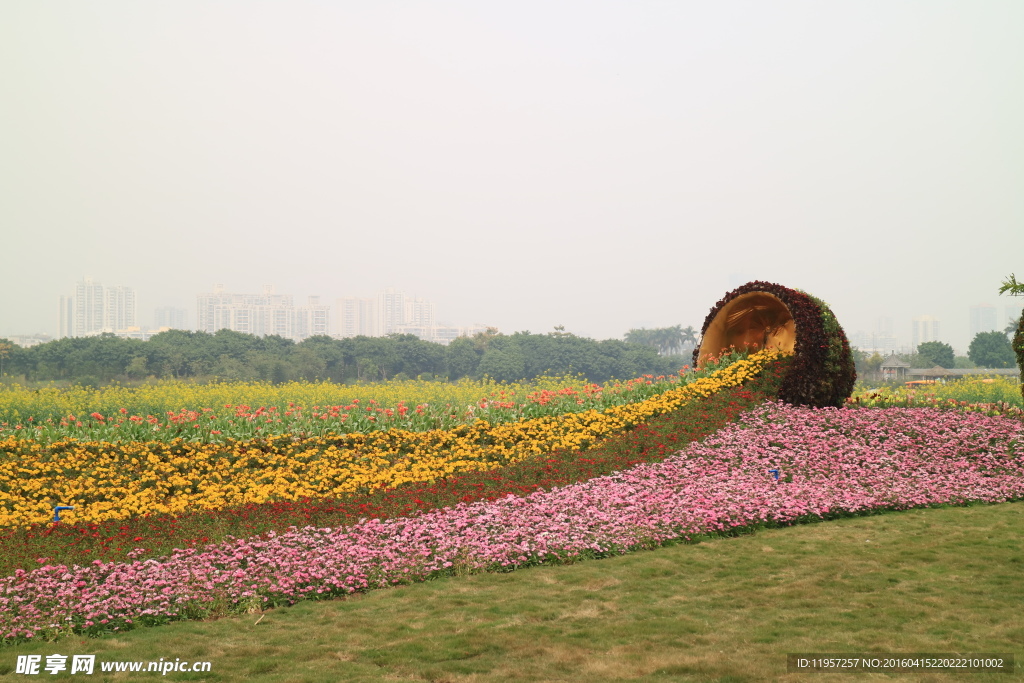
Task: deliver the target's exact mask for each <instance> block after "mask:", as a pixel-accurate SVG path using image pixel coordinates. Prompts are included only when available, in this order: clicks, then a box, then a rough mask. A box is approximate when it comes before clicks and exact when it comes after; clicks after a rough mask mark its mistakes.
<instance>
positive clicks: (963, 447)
mask: <svg viewBox="0 0 1024 683" xmlns="http://www.w3.org/2000/svg"><path fill="white" fill-rule="evenodd" d="M775 475H778V477H777V478H776V476H775ZM1022 496H1024V424H1022V423H1021V422H1020V421H1019V420H1015V419H1010V418H1005V417H990V416H984V415H979V414H964V413H960V412H955V411H937V410H932V409H903V408H894V409H887V410H836V409H824V410H813V409H808V408H795V407H788V406H784V405H781V404H774V403H768V404H765V405H764V406H762V407H761V408H759V409H757V410H756V411H754V412H753V413H750V414H748V416H747V417H745V418H742V419H741V420H740V421H738V422H737V423H735V424H733V425H731V426H729V427H727V428H725V429H723V430H722V431H720V432H719V433H718V434H717V435H715V436H713V437H711V438H709V439H706V440H705V441H704V442H701V443H693V444H691V445H690V446H689V447H687V448H686V449H684V450H683V451H681V452H680V453H678V454H675V455H672V456H670V457H668V458H666V459H665V460H663V461H662V462H660V463H653V464H638V465H636V466H634V467H632V468H629V469H626V470H622V471H620V472H618V473H613V474H610V475H606V476H602V477H597V478H594V479H592V480H590V481H586V482H580V483H576V484H571V485H568V486H565V487H561V488H555V489H552V490H550V491H537V492H535V493H532V494H530V495H528V496H525V497H515V496H508V497H505V498H501V499H498V500H493V501H479V502H472V503H464V504H460V505H456V506H453V507H447V508H441V509H436V510H431V511H427V512H424V513H421V514H419V515H415V516H411V517H399V518H393V519H387V520H380V519H370V520H365V521H363V522H360V523H357V524H354V525H350V526H345V527H337V528H333V529H331V528H315V527H306V528H302V529H298V528H295V529H292V530H290V531H287V532H284V533H280V534H278V533H268V534H265V535H263V536H261V537H256V538H248V539H239V540H229V541H226V542H223V543H219V544H213V545H210V546H207V547H204V548H201V549H187V550H180V551H176V552H174V553H172V554H171V556H169V557H167V558H165V559H163V560H162V561H156V560H146V561H135V562H132V561H129V562H112V563H104V562H102V561H96V562H94V563H93V564H91V565H87V566H75V567H67V566H65V565H50V566H44V567H42V568H40V569H37V570H35V571H32V572H25V571H20V570H19V571H17V572H16V573H15V574H14V575H13V576H9V577H7V578H6V579H4V582H3V589H2V591H0V595H2V597H0V607H2V610H0V615H2V616H0V619H2V620H3V622H2V623H0V632H2V633H3V634H4V637H5V638H7V639H8V640H15V639H21V638H26V637H34V636H38V635H51V634H56V633H59V632H68V631H71V630H73V629H74V630H80V631H81V630H85V631H90V630H97V631H100V630H109V629H113V628H125V627H130V626H132V625H134V624H137V623H138V624H146V623H159V622H163V621H167V620H170V619H177V618H188V617H196V616H203V615H204V614H206V613H208V610H209V606H210V605H214V604H219V605H229V606H232V607H233V608H235V609H249V608H262V607H264V606H266V605H273V604H287V603H292V602H295V601H297V600H301V599H306V598H320V597H325V596H332V595H344V594H348V593H351V592H354V591H359V590H367V589H371V588H380V587H385V586H390V585H394V584H398V583H406V582H410V581H420V580H425V579H428V578H431V577H434V576H439V575H446V574H452V573H459V572H466V571H481V570H499V571H500V570H510V569H512V568H515V567H521V566H526V565H531V564H539V563H545V562H558V561H565V560H570V559H574V558H583V557H595V556H602V555H608V554H615V553H622V552H626V551H628V550H632V549H637V548H645V547H652V546H654V545H658V544H661V543H664V542H668V541H672V540H677V539H686V538H691V537H694V536H699V535H703V534H709V533H722V532H729V531H734V530H737V529H741V528H751V527H756V526H760V525H775V524H787V523H793V522H798V521H801V520H806V519H820V518H822V517H828V516H835V515H844V514H856V513H863V512H869V511H874V510H882V509H905V508H910V507H914V506H922V505H936V504H963V503H967V502H971V501H980V502H999V501H1005V500H1011V499H1015V498H1020V497H1022Z"/></svg>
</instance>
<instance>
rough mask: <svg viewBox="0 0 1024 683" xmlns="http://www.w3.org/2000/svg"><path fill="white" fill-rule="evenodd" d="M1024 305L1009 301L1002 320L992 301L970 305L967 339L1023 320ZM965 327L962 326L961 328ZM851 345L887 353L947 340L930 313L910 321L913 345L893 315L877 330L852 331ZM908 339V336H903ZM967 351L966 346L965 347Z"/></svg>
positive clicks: (912, 349)
mask: <svg viewBox="0 0 1024 683" xmlns="http://www.w3.org/2000/svg"><path fill="white" fill-rule="evenodd" d="M1021 309H1022V307H1021V304H1019V303H1011V304H1006V305H1005V307H1004V311H1003V319H1002V321H1000V319H999V309H998V308H997V307H996V306H993V305H992V304H977V305H974V306H971V307H970V308H969V315H968V329H969V332H970V334H969V336H968V341H970V340H973V339H974V337H975V336H977V334H978V333H979V332H1005V331H1006V329H1007V327H1009V326H1010V325H1011V324H1013V325H1016V324H1017V321H1019V320H1020V317H1021V313H1022V310H1021ZM961 329H962V328H961ZM849 339H850V346H853V347H856V348H858V349H861V350H862V351H868V352H878V353H881V354H883V355H887V354H889V353H892V352H900V353H903V352H910V351H914V350H916V349H917V347H918V346H919V345H920V344H923V343H924V342H930V341H946V342H948V340H947V339H944V338H943V337H942V324H941V322H940V321H939V320H938V318H935V317H933V316H930V315H919V316H916V317H914V318H911V320H910V345H909V346H907V345H906V343H905V342H904V343H901V340H900V339H899V338H898V337H897V336H896V335H895V334H894V333H893V324H892V319H891V318H879V319H878V324H877V325H876V327H875V331H874V332H854V333H852V334H849ZM904 339H905V337H904ZM962 351H963V352H966V349H963V350H962Z"/></svg>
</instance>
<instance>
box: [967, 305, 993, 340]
mask: <svg viewBox="0 0 1024 683" xmlns="http://www.w3.org/2000/svg"><path fill="white" fill-rule="evenodd" d="M970 322H971V339H974V337H975V336H976V335H977V334H978V333H979V332H991V331H993V330H998V329H999V326H998V325H997V324H996V307H995V306H992V305H991V304H978V305H976V306H971V319H970Z"/></svg>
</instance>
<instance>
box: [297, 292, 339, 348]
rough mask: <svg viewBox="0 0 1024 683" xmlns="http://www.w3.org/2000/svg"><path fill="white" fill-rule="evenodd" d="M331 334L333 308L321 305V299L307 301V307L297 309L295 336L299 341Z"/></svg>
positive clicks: (316, 297) (311, 298) (315, 297)
mask: <svg viewBox="0 0 1024 683" xmlns="http://www.w3.org/2000/svg"><path fill="white" fill-rule="evenodd" d="M330 333H331V307H330V306H328V305H326V304H321V303H320V297H318V296H311V297H309V298H308V299H306V305H305V306H299V307H298V308H296V309H295V330H294V336H295V339H296V340H297V341H302V340H303V339H306V338H308V337H316V336H319V335H329V334H330Z"/></svg>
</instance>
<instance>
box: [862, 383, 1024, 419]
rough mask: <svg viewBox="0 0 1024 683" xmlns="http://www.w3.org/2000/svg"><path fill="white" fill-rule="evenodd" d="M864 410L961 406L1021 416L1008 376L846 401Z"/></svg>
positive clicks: (1023, 406) (1015, 386) (1016, 386)
mask: <svg viewBox="0 0 1024 683" xmlns="http://www.w3.org/2000/svg"><path fill="white" fill-rule="evenodd" d="M848 402H849V403H854V404H858V405H862V406H866V407H879V408H881V407H890V406H900V407H909V406H933V407H960V408H963V409H965V410H972V411H983V412H988V413H993V414H995V413H1002V412H1009V413H1011V414H1016V415H1020V414H1022V413H1024V398H1022V397H1021V393H1020V383H1019V382H1017V381H1016V380H1014V379H1010V378H1008V377H972V378H969V379H968V378H964V379H958V380H954V381H952V382H942V383H940V384H933V385H931V386H929V387H928V388H927V389H909V388H907V387H898V388H896V389H889V388H888V387H882V388H879V389H867V390H864V391H860V392H857V393H855V394H854V395H853V396H851V397H850V399H849V400H848Z"/></svg>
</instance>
